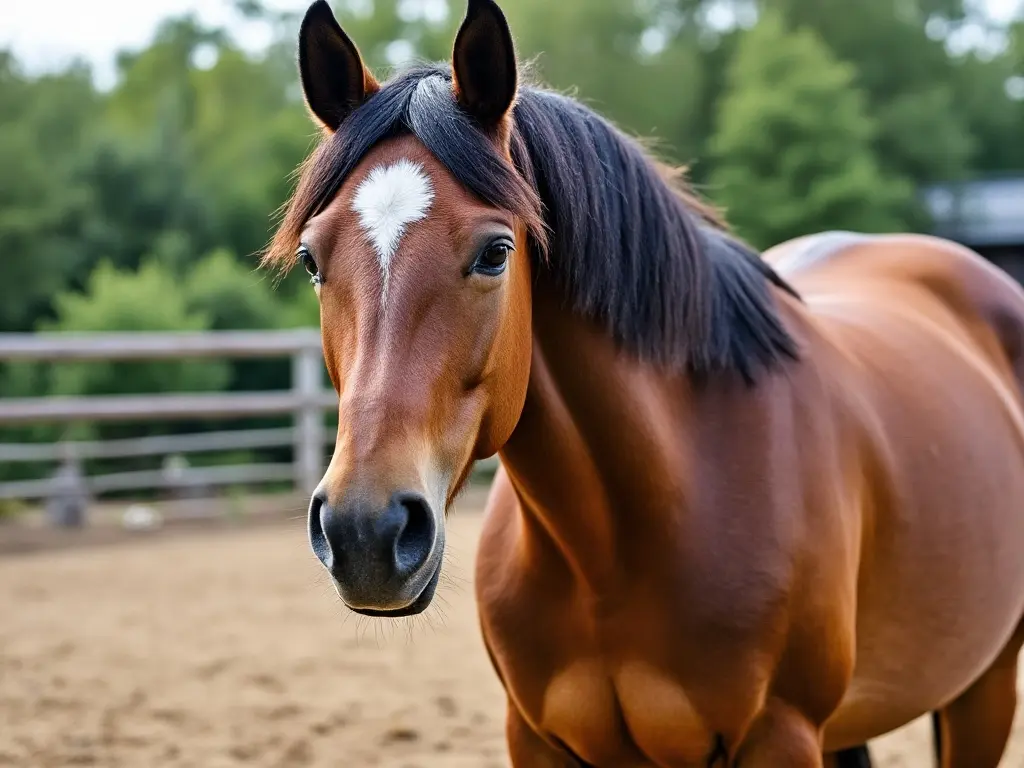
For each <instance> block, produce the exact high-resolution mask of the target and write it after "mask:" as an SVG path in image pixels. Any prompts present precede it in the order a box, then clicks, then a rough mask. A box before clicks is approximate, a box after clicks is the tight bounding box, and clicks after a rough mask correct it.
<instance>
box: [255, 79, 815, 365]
mask: <svg viewBox="0 0 1024 768" xmlns="http://www.w3.org/2000/svg"><path fill="white" fill-rule="evenodd" d="M407 133H412V134H414V135H415V136H416V137H417V138H418V139H419V140H420V141H421V142H422V143H423V144H424V145H425V146H426V148H427V149H428V151H430V152H431V153H432V154H433V155H434V156H435V157H436V158H437V159H438V161H440V162H441V163H442V164H443V165H444V166H445V167H446V168H447V169H448V171H449V172H450V173H451V174H452V175H453V176H454V177H455V178H456V179H457V180H458V181H459V182H460V183H461V184H463V185H464V186H465V187H466V188H467V189H469V190H470V191H471V192H472V193H474V194H475V195H477V196H478V197H480V198H481V199H482V200H484V201H485V202H487V203H489V204H491V205H494V206H495V207H499V208H503V209H505V210H508V211H510V212H512V213H513V214H514V215H516V216H517V217H519V218H520V219H521V220H522V221H523V222H524V224H525V225H526V228H527V232H528V234H529V237H530V241H531V250H532V251H533V252H534V254H535V256H536V260H537V262H538V271H539V274H546V275H547V276H548V277H549V278H550V279H551V280H552V281H553V282H554V284H555V285H556V286H557V288H558V289H559V290H560V292H562V293H563V295H564V296H565V298H566V300H567V304H568V305H569V306H570V307H571V308H572V310H573V311H575V312H576V313H578V314H581V315H583V316H585V317H587V318H590V319H592V320H594V321H595V322H597V323H599V324H601V325H602V326H603V327H604V328H605V329H606V330H607V332H608V333H609V334H610V335H611V336H612V337H613V339H614V340H615V341H616V342H617V343H618V344H620V345H621V346H622V347H624V348H626V349H628V350H629V351H630V352H632V353H633V354H635V355H637V356H638V357H640V358H641V359H645V360H650V361H653V362H655V363H658V364H661V365H665V366H669V367H671V368H674V369H677V370H688V371H689V372H691V373H693V374H695V375H697V376H699V377H703V376H706V375H707V374H710V373H712V372H715V371H736V372H738V373H739V374H740V375H741V376H742V378H743V379H744V380H746V381H747V382H748V383H753V382H754V380H755V376H756V374H757V373H758V372H759V371H760V370H764V369H767V368H771V367H773V366H775V365H777V364H779V363H781V362H782V361H783V360H785V359H787V358H789V359H795V358H796V357H797V348H796V343H795V341H794V340H793V338H792V337H791V336H790V335H789V333H788V332H787V331H786V328H785V326H784V325H783V323H782V321H781V319H780V317H779V315H778V311H777V307H776V304H775V300H774V297H773V295H772V291H771V289H770V287H769V284H775V285H777V286H779V287H780V288H782V289H783V290H785V291H787V292H789V293H791V294H793V295H795V293H794V292H793V291H792V289H791V288H789V287H788V286H787V285H786V284H785V283H784V281H782V279H781V278H780V277H779V276H778V275H776V273H775V272H774V271H773V270H772V269H771V268H770V267H769V265H768V264H767V263H766V262H765V261H764V260H763V259H761V257H760V256H759V255H758V254H757V253H756V252H755V251H753V250H752V249H750V248H749V247H747V246H745V245H744V244H742V243H741V242H740V241H739V240H737V239H736V238H734V237H733V236H732V235H731V234H730V233H729V232H728V229H727V227H726V225H725V224H724V222H723V221H722V219H721V218H720V217H719V216H718V214H717V212H716V211H715V210H714V209H713V208H712V207H710V206H709V205H707V204H705V203H703V202H702V201H701V200H700V199H699V197H698V196H697V195H696V194H695V193H694V192H693V191H692V190H691V189H690V187H689V186H688V185H687V184H686V183H685V180H684V176H683V174H682V172H681V171H679V170H677V169H673V168H670V167H669V166H667V165H665V164H663V163H660V162H658V161H656V160H655V159H654V158H653V157H652V156H650V155H649V154H648V153H647V152H646V151H645V150H644V149H643V147H642V146H641V144H640V143H639V142H638V141H636V140H634V139H632V138H630V137H627V136H626V135H625V134H623V133H622V132H620V131H619V130H618V129H616V128H615V127H614V126H613V125H612V124H611V123H609V122H608V121H607V120H605V119H604V118H602V117H600V116H599V115H598V114H596V113H595V112H593V111H592V110H590V109H588V108H587V107H585V106H584V105H582V104H581V103H579V102H578V101H575V100H573V99H571V98H568V97H566V96H563V95H560V94H557V93H553V92H551V91H547V90H543V89H541V88H537V87H532V86H522V87H520V90H519V94H518V96H517V100H516V104H515V106H514V108H513V114H512V121H511V156H512V164H511V165H510V164H509V163H508V161H507V159H506V158H504V157H502V155H501V153H500V152H499V151H498V150H497V149H496V148H495V146H494V144H493V143H492V142H491V141H490V139H489V138H487V136H486V135H485V134H484V133H483V132H482V131H481V130H480V129H479V127H478V126H477V125H476V123H475V122H474V121H473V119H472V118H471V117H469V116H468V115H467V114H465V113H464V112H463V111H462V110H461V109H460V108H459V107H458V105H457V103H456V102H455V99H454V97H453V95H452V87H451V74H450V71H449V69H448V67H447V66H442V65H437V66H420V67H414V68H411V69H409V70H407V71H406V72H404V73H402V74H400V75H398V76H396V77H395V78H394V79H392V80H391V81H389V82H388V83H387V84H386V85H385V86H384V87H383V88H382V89H381V90H380V91H379V92H377V93H376V94H374V95H373V96H372V97H371V98H370V99H368V100H367V101H366V102H365V103H364V104H363V105H361V106H360V107H359V108H357V109H356V110H355V111H354V112H353V113H352V114H351V115H350V116H349V118H348V119H347V120H346V121H345V122H344V123H343V124H342V125H341V127H340V128H339V130H338V131H337V132H335V133H334V134H331V135H329V136H327V137H326V138H325V139H324V141H323V142H321V144H320V145H319V147H318V148H317V149H316V150H315V151H314V153H313V154H312V155H311V156H310V158H309V159H308V160H307V162H306V163H305V165H304V166H303V167H302V169H301V174H300V177H299V183H298V185H297V188H296V191H295V194H294V196H293V197H292V200H291V202H290V204H289V205H288V207H287V209H286V213H285V216H284V219H283V221H282V223H281V226H280V227H279V229H278V231H277V233H276V235H275V237H274V239H273V241H272V243H271V245H270V247H269V249H268V250H267V252H266V254H265V256H264V263H265V264H270V265H276V266H278V267H281V268H283V269H287V268H289V267H290V266H291V265H292V264H293V263H294V258H295V257H294V253H295V249H296V247H297V246H298V242H299V237H300V236H301V232H302V228H303V226H304V225H305V223H306V221H308V219H309V218H310V217H312V216H314V215H316V214H317V213H318V212H320V211H321V210H323V209H324V208H325V207H326V206H327V205H328V204H329V203H330V201H331V200H332V199H333V198H334V196H335V195H336V194H337V192H338V190H339V189H340V187H341V185H342V183H343V182H344V180H345V179H346V177H347V176H348V175H349V174H350V173H351V172H352V171H353V170H354V168H355V167H356V166H357V165H358V163H359V162H360V161H361V160H362V158H363V157H364V156H365V154H366V153H367V152H368V151H369V150H370V148H372V147H373V146H374V145H375V144H376V143H378V142H379V141H382V140H384V139H386V138H390V137H392V136H397V135H401V134H407Z"/></svg>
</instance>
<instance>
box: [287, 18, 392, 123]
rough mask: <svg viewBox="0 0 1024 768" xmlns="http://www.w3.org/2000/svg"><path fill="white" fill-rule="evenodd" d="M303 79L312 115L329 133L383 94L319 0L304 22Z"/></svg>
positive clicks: (301, 47) (301, 39)
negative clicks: (378, 93)
mask: <svg viewBox="0 0 1024 768" xmlns="http://www.w3.org/2000/svg"><path fill="white" fill-rule="evenodd" d="M299 76H300V78H301V80H302V92H303V95H304V96H305V97H306V105H307V106H308V107H309V111H310V112H311V113H312V114H313V117H314V118H316V119H317V120H319V121H320V122H321V123H323V125H324V127H325V128H327V130H329V131H336V130H338V126H340V125H341V124H342V123H343V122H344V120H345V118H346V117H348V116H349V115H350V114H351V113H352V111H353V110H354V109H355V108H356V107H358V106H359V105H360V104H362V103H363V102H364V101H365V100H366V99H368V98H369V97H370V96H372V95H373V94H374V93H376V92H377V91H378V90H380V85H379V84H378V83H377V80H376V79H375V78H374V77H373V75H372V74H371V73H370V71H369V70H368V69H367V68H366V67H365V66H364V65H363V59H362V57H361V56H360V55H359V51H358V49H357V48H356V46H355V44H354V43H353V42H352V41H351V40H350V39H349V37H348V35H346V34H345V32H344V31H343V30H342V28H341V27H340V26H339V25H338V21H337V20H336V19H335V18H334V13H333V12H332V11H331V6H329V5H328V4H327V0H316V2H315V3H313V4H312V5H311V6H309V10H308V11H306V15H305V17H303V19H302V26H301V27H300V28H299Z"/></svg>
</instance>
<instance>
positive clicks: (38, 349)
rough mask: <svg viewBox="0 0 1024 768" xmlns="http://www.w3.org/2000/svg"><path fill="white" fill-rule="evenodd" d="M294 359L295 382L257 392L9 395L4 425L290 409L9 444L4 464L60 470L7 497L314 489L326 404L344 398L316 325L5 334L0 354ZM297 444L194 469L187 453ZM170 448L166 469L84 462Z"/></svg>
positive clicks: (16, 487)
mask: <svg viewBox="0 0 1024 768" xmlns="http://www.w3.org/2000/svg"><path fill="white" fill-rule="evenodd" d="M275 357H290V358H291V360H292V386H291V389H289V390H283V391H278V392H254V393H209V394H173V393H169V394H152V395H131V396H118V397H43V398H26V399H12V398H6V399H3V400H0V425H16V424H31V423H44V422H50V423H53V422H57V423H69V422H76V421H86V422H96V421H124V422H142V421H155V420H181V419H225V418H237V417H246V416H271V415H285V414H287V415H291V416H292V418H293V426H291V427H286V428H282V429H261V430H234V431H227V432H206V433H201V434H193V435H171V436H160V437H145V438H139V439H132V440H108V441H89V442H64V443H57V444H41V443H14V444H2V443H0V462H3V463H5V464H6V463H10V462H47V463H53V464H55V465H56V466H57V469H56V471H55V472H54V473H53V474H52V475H50V476H48V477H44V478H42V479H37V480H25V481H18V482H7V483H0V499H4V498H6V499H24V500H35V499H50V500H52V499H54V498H56V497H61V496H62V495H63V496H66V495H69V494H74V493H75V492H85V493H87V494H89V495H102V494H105V493H110V492H113V491H141V490H153V489H160V488H178V489H180V488H190V487H191V488H196V487H211V486H229V485H236V484H245V485H253V484H260V483H281V482H291V483H292V484H293V485H294V487H295V489H296V490H297V491H301V492H302V493H309V492H310V491H311V490H312V489H313V488H314V487H315V486H316V484H317V483H318V482H319V481H320V477H321V475H322V472H323V463H324V462H323V457H324V454H325V447H326V446H329V445H330V444H332V443H333V441H334V436H333V435H329V434H328V433H327V431H326V430H325V429H324V419H323V415H324V411H325V410H327V409H334V408H337V396H336V395H335V393H334V392H333V391H332V390H330V389H328V388H325V387H324V385H323V381H324V376H323V358H322V352H321V346H320V334H319V332H318V331H316V330H309V329H303V330H295V331H258V332H225V333H116V334H88V335H84V334H83V335H78V334H59V335H39V334H0V361H36V362H51V363H61V362H73V361H83V360H108V361H113V360H168V359H183V358H221V359H223V358H235V359H237V358H275ZM288 446H291V447H292V448H293V457H294V458H293V461H292V462H291V463H290V464H275V463H262V464H246V465H234V466H212V467H195V468H193V467H189V466H187V464H186V465H183V464H182V462H180V461H177V462H176V461H175V460H174V458H175V457H180V456H183V455H185V454H191V453H201V452H207V453H209V452H216V451H236V450H251V449H260V448H280V447H288ZM143 456H150V457H152V456H161V457H164V458H165V459H167V458H168V457H170V459H171V460H170V461H167V462H165V466H164V468H163V469H158V470H144V471H134V472H117V473H111V474H101V475H92V476H86V475H84V474H83V473H82V471H81V466H82V462H83V461H86V460H90V459H100V458H135V457H143Z"/></svg>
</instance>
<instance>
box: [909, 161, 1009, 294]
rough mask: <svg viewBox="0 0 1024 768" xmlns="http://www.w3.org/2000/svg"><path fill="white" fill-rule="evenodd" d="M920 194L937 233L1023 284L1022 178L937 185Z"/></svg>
mask: <svg viewBox="0 0 1024 768" xmlns="http://www.w3.org/2000/svg"><path fill="white" fill-rule="evenodd" d="M923 195H924V201H925V205H926V206H927V208H928V210H929V211H930V212H931V215H932V217H933V219H934V221H935V229H934V233H935V234H936V235H940V236H942V237H946V238H949V239H950V240H955V241H956V242H958V243H963V244H964V245H966V246H968V247H969V248H972V249H973V250H975V251H977V252H978V253H980V254H982V255H983V256H985V257H987V258H988V259H990V260H991V261H992V262H993V263H995V264H997V265H998V266H1000V267H1002V268H1003V269H1005V270H1006V271H1007V272H1009V273H1010V274H1011V275H1013V276H1014V277H1015V278H1017V280H1018V281H1019V282H1021V283H1024V178H1020V177H1018V178H997V179H977V180H974V181H967V182H962V183H957V184H939V185H935V186H932V187H927V188H926V189H924V190H923Z"/></svg>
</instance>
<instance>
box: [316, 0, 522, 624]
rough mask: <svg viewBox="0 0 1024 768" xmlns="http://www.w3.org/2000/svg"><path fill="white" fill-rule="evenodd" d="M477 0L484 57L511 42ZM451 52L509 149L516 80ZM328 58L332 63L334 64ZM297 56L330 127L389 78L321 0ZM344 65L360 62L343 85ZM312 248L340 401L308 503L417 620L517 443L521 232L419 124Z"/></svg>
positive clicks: (462, 95) (339, 206)
mask: <svg viewBox="0 0 1024 768" xmlns="http://www.w3.org/2000/svg"><path fill="white" fill-rule="evenodd" d="M481 6H483V7H484V11H489V10H494V11H496V7H495V6H493V4H491V3H480V2H474V3H471V11H470V15H469V17H467V22H466V24H464V27H463V30H462V31H460V40H463V45H462V47H463V48H465V46H466V45H467V43H465V40H466V39H470V40H471V44H472V45H473V46H476V47H479V46H485V47H486V46H490V49H488V51H487V55H486V56H485V57H484V58H485V59H486V58H487V57H492V56H493V48H494V46H495V45H498V44H499V43H500V42H501V41H500V40H499V41H497V42H495V40H494V39H491V38H492V37H493V35H491V36H488V34H487V32H486V30H483V31H481V30H478V29H475V27H476V26H479V24H481V23H483V24H485V25H487V26H490V27H493V26H494V22H495V17H494V16H493V15H491V14H489V13H483V16H482V17H481V15H480V7H481ZM318 8H319V10H317V9H318ZM474 8H476V10H477V12H478V13H477V17H476V18H477V20H476V21H473V19H474V16H473V9H474ZM325 10H326V15H325ZM498 14H499V17H500V12H498ZM310 15H312V16H313V19H312V21H311V20H310ZM481 18H482V21H481ZM501 24H502V26H501V27H500V28H499V31H500V29H505V34H506V36H507V28H504V27H503V24H504V19H503V18H501ZM467 25H469V31H468V33H467V30H466V26H467ZM492 31H493V30H492ZM339 35H340V36H341V37H339ZM509 44H510V41H509ZM325 50H327V51H328V52H327V53H325ZM303 51H304V52H305V53H302V52H303ZM454 61H455V77H454V78H453V87H454V88H455V89H456V94H457V97H458V98H459V99H460V100H461V103H462V104H463V105H464V106H466V107H467V108H469V109H472V105H473V104H476V103H477V102H479V103H480V104H482V106H481V107H480V111H473V112H471V113H472V114H474V115H475V116H476V117H477V118H478V119H479V120H480V121H481V124H484V125H488V126H489V129H490V132H489V135H490V136H491V137H493V140H494V141H495V142H496V143H498V144H500V143H501V142H502V141H503V139H502V137H503V136H507V130H503V121H504V120H506V119H507V118H506V113H507V112H508V109H509V107H510V105H511V103H512V99H513V98H514V93H515V80H514V76H513V79H512V82H511V91H508V82H507V78H505V79H504V80H502V79H501V78H498V80H496V82H499V87H498V88H497V89H493V88H492V89H490V90H488V88H487V83H485V82H484V81H483V80H482V79H481V75H480V73H479V72H476V71H474V72H472V74H471V76H470V75H466V76H465V77H460V76H459V75H460V64H459V62H460V61H463V62H464V66H463V69H464V70H465V67H477V66H479V65H480V57H474V56H470V55H468V54H467V51H466V50H460V44H459V43H458V42H457V43H456V50H455V56H454ZM512 61H513V62H514V57H513V59H512ZM311 62H313V63H314V64H311ZM315 62H326V64H325V66H326V65H330V66H331V67H332V69H331V70H330V71H329V72H327V73H321V72H320V71H319V70H318V69H317V66H319V65H315ZM466 62H468V63H466ZM300 67H301V69H302V74H303V84H304V87H305V91H306V97H307V102H308V103H309V107H310V110H311V111H312V112H313V114H314V115H315V116H316V117H317V119H318V120H319V121H320V122H321V123H323V125H324V126H325V127H326V129H327V130H328V131H331V130H335V129H337V127H338V126H339V125H340V122H341V121H343V120H344V117H345V114H346V109H349V105H350V104H351V103H353V102H355V103H358V102H359V101H360V100H363V99H365V98H366V96H367V94H369V93H372V92H374V91H375V90H376V89H377V88H378V86H377V85H376V82H375V81H374V80H373V78H372V76H370V75H369V74H368V73H367V72H366V70H365V69H364V68H363V67H362V63H361V61H360V60H359V58H358V53H357V52H356V51H355V48H354V47H353V46H352V45H351V43H350V42H348V38H346V37H344V33H342V32H341V30H340V29H339V28H337V25H336V23H335V22H334V19H333V16H332V15H331V14H330V11H329V9H325V8H322V7H319V4H317V5H315V6H314V7H313V8H312V9H311V10H310V12H309V14H307V19H306V22H304V24H303V32H302V33H301V41H300ZM339 68H340V71H341V74H342V75H343V74H344V71H345V70H346V68H348V70H353V71H350V72H349V76H348V77H347V78H346V77H341V78H340V82H339ZM354 68H357V70H358V71H354ZM484 68H485V69H486V62H485V63H484ZM485 74H486V73H485ZM492 74H493V73H492ZM502 89H504V90H505V91H507V92H506V93H504V94H503V93H502V92H501V91H502ZM474 99H475V100H477V101H473V100H474ZM485 116H486V120H489V121H490V123H487V122H486V121H485ZM503 151H504V152H505V153H506V154H507V147H505V148H504V149H503ZM299 258H300V260H301V261H302V262H303V264H304V266H306V268H307V270H308V271H309V272H310V273H311V275H312V280H313V283H314V286H315V289H316V290H317V292H318V295H319V298H320V310H321V328H322V334H323V346H324V355H325V359H326V362H327V367H328V370H329V372H330V375H331V379H332V382H333V384H334V386H335V389H336V390H337V391H338V393H339V395H340V413H339V425H338V437H337V442H336V445H335V451H334V455H333V458H332V460H331V463H330V466H329V468H328V470H327V473H326V475H325V476H324V478H323V481H322V482H321V484H320V486H319V488H318V489H317V491H316V493H315V494H314V496H313V500H312V504H311V507H310V512H309V526H310V538H311V543H312V546H313V549H314V551H315V552H316V554H317V556H318V557H319V558H320V560H321V561H322V562H323V564H324V565H325V566H326V567H327V569H328V570H329V571H330V573H331V575H332V577H333V578H334V581H335V584H336V586H337V588H338V591H339V593H340V595H341V597H342V599H343V600H344V601H345V603H346V604H347V605H348V606H349V607H350V608H352V609H354V610H356V611H359V612H361V613H365V614H369V615H383V616H402V615H411V614H414V613H418V612H420V611H422V610H423V609H425V608H426V607H427V606H428V605H429V604H430V601H431V599H432V597H433V594H434V590H435V588H436V585H437V582H438V579H439V575H440V571H441V561H442V557H443V551H444V538H445V537H444V522H445V512H446V510H447V508H448V505H449V503H450V502H451V500H452V498H453V497H454V495H455V494H456V492H457V491H458V489H459V487H460V485H461V484H462V483H463V482H464V481H465V479H466V477H467V476H468V473H469V471H470V469H471V467H472V464H473V462H474V461H475V460H477V459H479V458H483V457H486V456H490V455H492V454H493V453H494V452H495V451H496V450H497V449H498V448H500V447H501V445H502V444H503V443H504V442H505V441H506V440H507V439H508V437H509V435H510V434H511V432H512V430H513V428H514V427H515V424H516V422H517V420H518V418H519V413H520V411H521V409H522V406H523V402H524V400H525V396H526V385H527V380H528V377H529V365H530V354H531V327H530V261H529V258H528V254H527V237H526V234H525V230H524V228H523V227H522V225H521V224H520V223H519V222H517V221H516V219H515V218H514V217H513V216H512V215H511V214H510V213H508V212H505V211H502V210H499V209H497V208H494V207H492V206H490V205H487V204H485V203H484V202H482V201H481V200H480V199H478V198H477V197H475V196H474V195H472V194H471V193H469V192H468V191H467V190H466V189H465V188H464V187H462V186H461V185H460V184H459V183H458V182H457V181H456V180H455V178H454V177H453V176H452V175H451V174H450V173H449V172H448V171H447V170H446V168H445V167H444V166H443V165H442V164H441V163H439V162H438V161H437V160H436V159H435V158H434V157H433V156H432V155H431V154H430V152H428V151H427V149H426V148H425V147H424V146H423V144H422V143H421V142H420V141H419V140H418V139H417V138H415V137H414V136H411V135H406V136H400V137H396V138H391V139H387V140H385V141H382V142H380V143H378V144H376V145H375V146H373V147H372V148H371V149H370V150H369V152H368V153H367V154H366V155H365V156H364V157H363V158H362V160H361V161H360V162H359V164H358V165H357V166H356V167H355V168H354V170H353V171H352V172H351V173H350V174H349V176H348V177H347V178H346V180H345V182H344V184H343V185H342V186H341V188H340V190H339V192H338V194H337V195H336V196H335V197H334V199H333V200H332V201H331V202H330V204H329V205H327V206H326V207H325V208H324V209H323V210H322V211H321V212H320V213H319V214H317V215H315V216H313V217H312V218H311V219H309V220H308V221H307V222H306V225H305V227H304V230H303V233H302V237H301V245H300V248H299Z"/></svg>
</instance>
